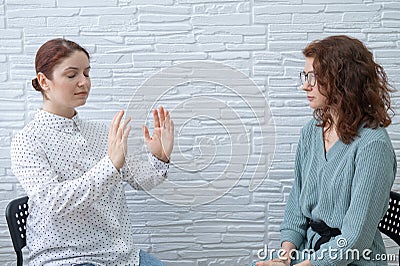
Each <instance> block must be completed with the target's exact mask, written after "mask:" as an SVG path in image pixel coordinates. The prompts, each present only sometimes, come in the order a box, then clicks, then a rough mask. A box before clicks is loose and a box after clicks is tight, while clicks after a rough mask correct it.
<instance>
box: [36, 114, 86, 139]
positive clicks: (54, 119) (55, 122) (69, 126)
mask: <svg viewBox="0 0 400 266" xmlns="http://www.w3.org/2000/svg"><path fill="white" fill-rule="evenodd" d="M35 120H36V121H37V122H39V123H40V124H41V125H43V126H45V127H48V128H51V129H55V130H58V131H62V132H67V133H73V132H75V131H80V129H81V124H82V120H81V119H80V118H79V116H78V113H76V114H75V115H74V116H73V117H72V118H66V117H63V116H59V115H56V114H53V113H50V112H47V111H44V110H43V109H38V110H37V111H36V114H35Z"/></svg>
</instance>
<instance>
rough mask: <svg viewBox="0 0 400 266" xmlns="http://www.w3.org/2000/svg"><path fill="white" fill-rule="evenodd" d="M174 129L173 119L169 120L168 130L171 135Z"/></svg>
mask: <svg viewBox="0 0 400 266" xmlns="http://www.w3.org/2000/svg"><path fill="white" fill-rule="evenodd" d="M174 131H175V125H174V121H172V120H171V122H170V126H169V132H170V133H171V134H172V136H174Z"/></svg>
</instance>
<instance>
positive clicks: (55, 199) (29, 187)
mask: <svg viewBox="0 0 400 266" xmlns="http://www.w3.org/2000/svg"><path fill="white" fill-rule="evenodd" d="M107 136H108V129H107V127H106V126H105V125H103V124H101V123H96V122H90V121H85V120H82V119H80V118H79V116H78V115H75V116H74V117H73V118H72V119H68V118H65V117H61V116H57V115H54V114H51V113H48V112H46V111H43V110H38V111H37V112H36V115H35V119H34V120H33V121H31V122H30V123H29V124H28V125H26V126H25V127H24V129H23V130H22V131H20V132H19V133H17V134H16V135H15V136H14V138H13V141H12V144H11V161H12V171H13V173H14V174H15V176H16V177H17V178H18V180H19V182H20V183H21V185H22V187H23V188H24V190H25V191H26V193H27V195H28V196H29V212H30V214H29V217H28V219H27V247H28V249H29V265H73V264H77V263H83V262H89V263H92V264H95V265H107V266H109V265H118V266H120V265H139V249H138V248H137V247H136V246H135V245H134V244H133V243H134V240H133V238H134V236H133V233H132V230H131V221H130V218H129V214H128V207H127V204H126V200H125V193H124V182H128V183H129V184H130V185H131V186H132V187H133V188H135V189H145V190H149V189H151V188H152V187H154V186H156V185H158V184H160V183H161V182H162V181H163V180H164V179H165V178H166V174H167V169H168V164H165V163H163V162H162V161H159V160H158V159H157V158H155V157H154V156H152V157H151V158H152V162H146V161H139V160H137V159H135V158H129V157H128V158H127V160H126V163H125V166H124V167H123V168H122V169H121V171H120V172H118V171H117V169H116V168H115V167H114V165H113V164H112V162H111V160H110V158H109V157H108V155H107ZM127 164H129V169H130V171H129V170H128V167H127V166H126V165H127Z"/></svg>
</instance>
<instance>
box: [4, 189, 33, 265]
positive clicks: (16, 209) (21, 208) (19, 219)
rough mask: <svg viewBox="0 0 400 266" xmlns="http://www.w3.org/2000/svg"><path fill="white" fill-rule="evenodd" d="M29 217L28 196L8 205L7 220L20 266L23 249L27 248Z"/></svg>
mask: <svg viewBox="0 0 400 266" xmlns="http://www.w3.org/2000/svg"><path fill="white" fill-rule="evenodd" d="M28 215H29V212H28V197H27V196H25V197H22V198H18V199H14V200H12V201H10V202H9V203H8V205H7V208H6V219H7V224H8V230H9V231H10V235H11V240H12V243H13V246H14V250H15V252H16V253H17V265H18V266H19V265H21V266H22V260H23V259H22V248H23V247H25V246H26V218H27V217H28Z"/></svg>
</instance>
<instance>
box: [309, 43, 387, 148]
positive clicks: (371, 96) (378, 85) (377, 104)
mask: <svg viewBox="0 0 400 266" xmlns="http://www.w3.org/2000/svg"><path fill="white" fill-rule="evenodd" d="M303 54H304V55H305V56H306V57H311V58H313V59H314V62H313V68H314V72H315V74H316V76H315V78H316V81H317V85H318V88H319V91H320V93H321V94H322V95H324V96H325V97H326V103H325V105H324V106H323V107H322V108H319V109H315V110H314V114H313V115H314V117H315V118H316V119H317V120H318V121H320V122H319V124H318V126H320V127H322V128H325V129H326V130H329V129H330V128H332V127H333V126H334V127H335V130H336V132H337V135H338V137H339V139H340V140H341V141H342V142H344V143H346V144H349V143H351V142H352V141H353V140H354V139H355V138H356V137H357V136H358V130H359V128H360V127H361V126H364V127H368V128H377V127H387V126H388V125H390V124H391V122H392V120H391V115H389V113H388V112H389V111H390V112H391V113H392V114H394V111H393V109H392V108H391V105H390V93H391V92H393V91H394V88H392V87H391V86H390V85H389V83H388V79H387V75H386V73H385V71H384V69H383V67H382V66H381V65H379V64H377V63H376V62H375V61H374V59H373V55H372V53H371V52H370V51H369V50H368V48H367V47H366V46H365V45H364V44H363V43H362V42H361V41H359V40H357V39H354V38H351V37H348V36H344V35H340V36H330V37H327V38H325V39H323V40H317V41H313V42H311V43H310V44H309V45H308V46H307V47H306V48H305V49H304V50H303ZM333 115H334V117H335V121H334V120H333V119H334V118H333ZM334 123H335V124H334Z"/></svg>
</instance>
